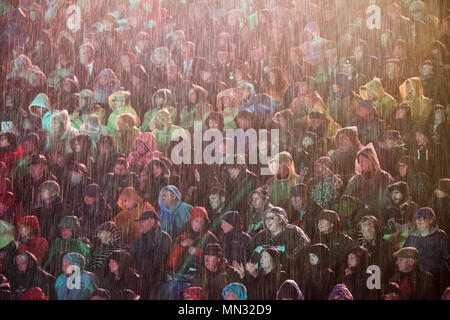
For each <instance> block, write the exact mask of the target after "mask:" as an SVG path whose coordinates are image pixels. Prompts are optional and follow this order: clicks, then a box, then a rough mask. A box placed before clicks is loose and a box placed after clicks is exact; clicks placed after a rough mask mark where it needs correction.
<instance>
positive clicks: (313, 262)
mask: <svg viewBox="0 0 450 320" xmlns="http://www.w3.org/2000/svg"><path fill="white" fill-rule="evenodd" d="M309 263H310V264H311V265H312V266H316V265H318V264H319V257H318V256H317V255H315V254H314V253H310V254H309Z"/></svg>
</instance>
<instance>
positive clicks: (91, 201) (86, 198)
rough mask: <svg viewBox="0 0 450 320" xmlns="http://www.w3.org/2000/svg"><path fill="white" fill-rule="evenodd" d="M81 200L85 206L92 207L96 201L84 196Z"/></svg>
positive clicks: (93, 198)
mask: <svg viewBox="0 0 450 320" xmlns="http://www.w3.org/2000/svg"><path fill="white" fill-rule="evenodd" d="M83 200H84V203H85V204H86V205H87V206H92V205H93V204H94V203H95V201H96V200H97V199H96V198H95V197H90V196H84V198H83Z"/></svg>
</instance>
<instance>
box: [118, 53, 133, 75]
mask: <svg viewBox="0 0 450 320" xmlns="http://www.w3.org/2000/svg"><path fill="white" fill-rule="evenodd" d="M120 63H121V64H122V68H123V69H124V70H125V71H126V72H130V70H131V63H130V57H128V56H127V55H123V56H121V57H120Z"/></svg>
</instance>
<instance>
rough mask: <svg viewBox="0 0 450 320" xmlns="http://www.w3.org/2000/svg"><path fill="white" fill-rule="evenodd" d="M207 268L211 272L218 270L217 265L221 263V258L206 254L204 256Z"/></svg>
mask: <svg viewBox="0 0 450 320" xmlns="http://www.w3.org/2000/svg"><path fill="white" fill-rule="evenodd" d="M204 261H205V268H206V269H208V270H209V271H211V272H216V270H217V266H218V265H219V262H220V258H219V257H216V256H210V255H208V254H206V255H205V256H204Z"/></svg>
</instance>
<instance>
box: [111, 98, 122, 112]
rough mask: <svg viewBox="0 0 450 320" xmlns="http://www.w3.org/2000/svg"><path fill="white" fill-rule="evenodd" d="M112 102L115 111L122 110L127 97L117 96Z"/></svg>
mask: <svg viewBox="0 0 450 320" xmlns="http://www.w3.org/2000/svg"><path fill="white" fill-rule="evenodd" d="M111 102H112V108H113V109H114V110H117V109H120V108H121V107H122V106H123V105H124V104H125V97H124V96H123V95H120V94H117V95H115V96H114V97H113V98H112V100H111Z"/></svg>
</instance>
